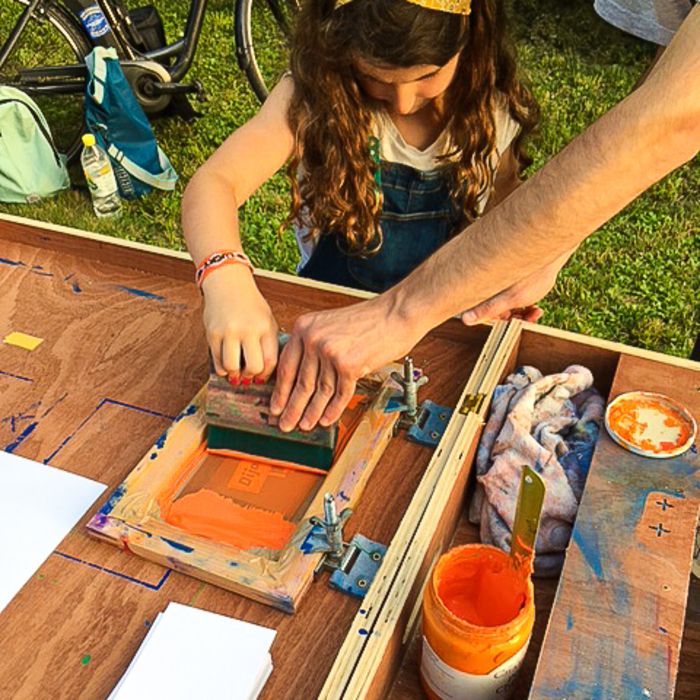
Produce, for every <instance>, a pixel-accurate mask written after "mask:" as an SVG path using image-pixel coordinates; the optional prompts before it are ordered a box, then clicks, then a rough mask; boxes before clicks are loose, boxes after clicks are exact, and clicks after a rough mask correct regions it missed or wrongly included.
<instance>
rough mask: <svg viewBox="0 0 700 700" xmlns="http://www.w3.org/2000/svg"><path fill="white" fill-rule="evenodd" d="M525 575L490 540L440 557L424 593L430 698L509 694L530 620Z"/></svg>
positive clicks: (475, 699)
mask: <svg viewBox="0 0 700 700" xmlns="http://www.w3.org/2000/svg"><path fill="white" fill-rule="evenodd" d="M529 573H530V572H529V570H528V571H523V570H518V569H516V568H515V567H514V566H513V564H512V563H511V558H510V556H509V555H508V554H506V553H505V552H503V551H501V550H500V549H497V548H496V547H491V546H490V545H482V544H468V545H464V546H462V547H455V548H454V549H451V550H450V551H448V552H447V553H445V554H443V555H442V556H441V557H440V559H439V560H438V562H437V564H436V565H435V568H434V569H433V572H432V575H431V578H430V580H429V581H428V585H427V586H426V589H425V594H424V596H423V650H422V655H421V667H420V678H421V683H422V685H423V689H424V690H425V692H426V694H427V696H428V697H429V698H430V700H447V698H450V699H451V700H459V698H464V699H465V700H491V699H492V698H493V699H494V700H496V699H497V700H503V699H504V698H507V697H508V696H509V695H510V691H511V689H512V686H513V684H514V683H515V679H516V676H517V673H518V670H519V669H520V666H521V664H522V661H523V658H524V657H525V652H526V651H527V647H528V643H529V641H530V634H531V633H532V626H533V624H534V622H535V605H534V598H533V587H532V580H531V578H530V575H529Z"/></svg>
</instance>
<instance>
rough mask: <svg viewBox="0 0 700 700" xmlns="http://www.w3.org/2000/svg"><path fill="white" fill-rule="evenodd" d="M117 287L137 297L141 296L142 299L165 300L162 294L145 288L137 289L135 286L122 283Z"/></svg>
mask: <svg viewBox="0 0 700 700" xmlns="http://www.w3.org/2000/svg"><path fill="white" fill-rule="evenodd" d="M117 289H119V290H120V291H122V292H126V293H127V294H133V295H134V296H135V297H141V298H142V299H153V301H165V297H162V296H161V295H160V294H154V293H153V292H146V291H145V290H143V289H136V288H135V287H124V286H123V285H121V284H118V285H117Z"/></svg>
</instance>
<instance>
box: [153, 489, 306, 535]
mask: <svg viewBox="0 0 700 700" xmlns="http://www.w3.org/2000/svg"><path fill="white" fill-rule="evenodd" d="M164 516H165V521H166V522H167V523H169V524H170V525H174V526H175V527H179V528H181V529H183V530H185V531H186V532H189V533H190V534H192V535H199V536H201V537H206V538H207V539H210V540H214V541H216V542H226V543H227V544H232V545H233V546H234V547H239V548H241V549H252V548H257V547H263V548H266V549H282V548H283V547H284V546H285V545H286V544H287V542H289V538H290V537H291V536H292V533H293V532H294V528H295V526H294V523H290V522H289V521H288V520H285V519H284V518H283V517H282V515H281V514H280V513H272V512H270V511H267V510H262V509H260V508H251V507H246V506H242V505H239V504H238V503H235V502H234V501H232V500H231V499H230V498H225V497H224V496H221V495H219V494H218V493H216V492H214V491H211V490H210V489H202V490H200V491H197V492H196V493H190V494H188V495H187V496H183V497H182V498H179V499H177V500H176V501H175V502H174V503H173V504H172V505H171V506H170V507H169V508H168V511H167V513H165V514H164Z"/></svg>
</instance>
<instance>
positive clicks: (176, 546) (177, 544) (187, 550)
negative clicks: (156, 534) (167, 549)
mask: <svg viewBox="0 0 700 700" xmlns="http://www.w3.org/2000/svg"><path fill="white" fill-rule="evenodd" d="M160 539H161V540H163V542H165V543H166V544H169V545H170V546H171V547H172V548H173V549H177V550H179V551H181V552H185V553H186V554H190V552H194V547H188V546H187V545H186V544H181V543H180V542H175V540H169V539H168V538H167V537H161V538H160Z"/></svg>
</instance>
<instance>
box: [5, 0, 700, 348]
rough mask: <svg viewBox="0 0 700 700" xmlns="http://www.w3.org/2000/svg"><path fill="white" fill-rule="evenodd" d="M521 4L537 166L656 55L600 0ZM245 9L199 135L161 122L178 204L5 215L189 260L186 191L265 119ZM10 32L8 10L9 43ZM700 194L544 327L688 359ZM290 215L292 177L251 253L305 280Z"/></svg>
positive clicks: (559, 304) (257, 210) (209, 26)
mask: <svg viewBox="0 0 700 700" xmlns="http://www.w3.org/2000/svg"><path fill="white" fill-rule="evenodd" d="M10 4H12V3H10ZM155 4H156V6H157V7H158V9H159V10H160V11H161V14H162V15H163V17H164V19H165V24H166V32H167V35H168V37H169V38H171V39H172V38H173V37H176V36H178V35H179V33H180V31H181V29H182V26H183V23H184V17H185V15H186V11H187V6H188V3H187V2H184V1H183V0H177V1H173V0H171V1H170V2H165V0H160V1H157V2H156V3H155ZM508 4H509V7H510V16H511V31H512V34H513V36H514V38H515V42H516V45H517V49H518V55H519V60H520V64H521V66H522V69H523V73H524V74H525V75H526V76H527V77H528V80H529V81H530V83H531V85H532V87H533V89H534V92H535V94H536V96H537V98H538V100H539V102H540V104H541V107H542V123H541V126H540V129H539V135H538V136H537V138H536V140H535V141H534V142H533V144H532V147H531V150H532V153H533V155H534V157H535V163H534V164H533V168H536V167H540V166H541V165H542V164H543V163H545V162H546V161H547V160H548V159H549V158H551V157H552V155H554V154H555V153H557V152H558V151H559V150H560V149H561V148H562V147H563V146H564V145H565V144H566V143H567V142H568V141H570V140H571V139H572V138H573V137H574V136H576V134H578V133H580V132H581V131H582V130H583V129H584V128H585V127H586V125H587V124H589V123H591V122H592V121H593V120H595V119H596V118H597V117H598V116H599V115H601V114H602V113H603V112H605V111H606V110H607V109H609V108H610V107H612V106H613V105H614V104H615V103H616V102H617V101H619V100H620V99H621V98H622V97H624V96H625V95H626V94H627V93H628V92H629V91H630V90H631V88H632V87H633V85H634V84H635V82H636V81H637V80H638V79H639V77H640V75H641V74H642V73H643V71H644V70H645V68H646V67H647V66H648V64H649V63H650V61H651V60H652V58H653V55H654V51H655V49H654V47H653V46H651V45H650V44H647V43H645V42H641V41H638V40H636V39H634V38H632V37H630V36H627V35H625V34H623V33H621V32H619V31H617V30H615V29H614V28H612V27H610V26H609V25H607V24H606V23H605V22H603V21H602V20H600V19H599V18H598V17H597V16H596V15H595V13H594V12H593V10H592V7H591V5H592V3H591V2H590V0H511V1H510V2H509V3H508ZM6 5H7V0H5V2H4V3H3V6H6ZM232 6H233V3H232V2H229V1H227V2H224V1H223V0H213V1H212V2H211V3H210V6H209V9H208V11H207V17H206V20H205V27H204V31H203V34H202V38H201V40H200V45H199V49H198V52H197V58H196V61H195V64H194V67H193V69H192V71H191V73H190V76H191V77H192V78H198V79H199V80H200V81H201V82H202V83H203V84H204V85H205V87H206V89H207V91H208V93H209V96H210V99H209V101H208V102H207V103H206V104H204V105H201V106H197V109H199V110H200V111H201V112H202V117H201V118H200V119H198V120H196V121H195V122H194V123H191V124H187V123H185V122H183V121H180V120H179V119H174V118H168V119H160V120H157V121H156V122H155V124H154V129H155V132H156V135H157V137H158V140H159V142H160V144H161V145H162V147H163V148H164V150H165V151H166V153H167V154H168V155H169V157H170V158H171V160H172V162H173V164H174V165H175V167H176V169H177V171H178V172H179V174H180V182H179V184H178V186H177V189H176V192H175V193H174V194H169V195H163V194H152V195H149V196H147V197H145V198H143V199H141V200H139V201H137V202H127V203H125V205H124V213H123V215H122V216H121V218H120V219H118V220H98V219H96V218H95V217H94V216H93V214H92V209H91V207H90V202H89V200H88V199H87V194H86V192H84V191H78V192H76V191H73V192H65V193H62V194H60V195H59V196H57V197H56V198H54V199H52V200H50V201H46V202H44V203H41V204H40V205H34V206H31V207H28V206H14V205H13V206H11V205H0V210H2V211H7V212H10V213H13V214H19V215H23V216H29V217H33V218H36V219H41V220H44V221H50V222H55V223H60V224H64V225H68V226H74V227H77V228H83V229H88V230H92V231H98V232H100V233H104V234H109V235H113V236H118V237H121V238H127V239H130V240H135V241H141V242H146V243H153V244H156V245H161V246H166V247H170V248H177V249H182V248H183V247H184V244H183V239H182V235H181V231H180V222H179V208H180V199H181V196H182V191H183V188H184V184H185V183H186V182H187V181H188V179H189V178H190V177H191V175H192V174H193V173H194V171H195V170H196V168H197V167H198V166H199V165H200V164H201V163H202V162H204V160H205V159H206V158H207V157H208V156H209V155H210V154H211V153H212V152H213V151H214V149H215V148H216V147H217V145H218V144H219V143H221V141H223V140H224V139H225V138H226V136H228V134H229V133H231V131H233V130H234V129H235V128H236V127H237V126H239V125H240V124H242V123H243V122H245V121H246V120H247V119H249V118H250V117H251V116H252V115H253V114H254V113H255V111H256V109H257V102H256V100H255V98H254V96H253V94H252V92H251V91H250V89H249V88H248V85H247V83H246V81H245V78H244V77H243V76H242V74H241V73H240V72H239V70H238V68H237V65H236V61H235V56H234V49H233V17H232ZM7 21H8V17H7V15H6V14H4V13H3V11H2V8H0V36H1V35H3V33H4V32H5V31H6V26H7ZM256 40H257V36H256ZM256 46H257V44H256ZM262 50H263V52H264V53H265V55H266V60H268V59H269V60H275V57H276V55H277V52H276V43H275V41H273V40H270V42H269V45H267V46H265V47H262ZM699 191H700V162H699V161H698V159H696V160H695V161H694V162H692V163H690V164H688V165H686V166H685V167H682V168H680V169H678V170H677V171H675V172H674V173H672V174H671V175H669V176H668V177H667V178H665V179H664V180H663V181H662V182H660V183H659V184H657V185H656V186H655V187H653V188H652V189H650V190H649V191H648V192H646V193H645V194H644V195H642V196H641V197H639V198H638V199H637V200H636V201H635V202H633V203H632V204H630V205H629V206H628V207H627V208H626V209H625V210H624V211H623V212H622V213H621V214H620V215H618V216H617V217H615V218H614V219H613V220H611V221H610V222H609V223H608V224H606V225H605V226H604V227H602V228H601V229H600V230H599V231H598V232H597V233H596V234H595V235H593V236H591V237H590V238H589V239H588V240H587V241H586V242H585V243H584V244H583V245H582V246H581V247H580V248H579V250H578V251H577V253H576V254H575V255H574V257H573V258H572V259H571V261H570V262H569V263H568V265H567V266H566V268H565V269H564V270H563V271H562V273H561V274H560V277H559V281H558V283H557V286H556V287H555V289H554V290H553V291H552V292H551V293H550V294H549V296H548V297H547V298H546V300H545V301H544V302H543V307H544V308H545V310H546V315H545V319H544V322H545V323H547V324H549V325H552V326H556V327H559V328H564V329H568V330H573V331H577V332H580V333H586V334H590V335H594V336H598V337H601V338H609V339H612V340H616V341H620V342H624V343H629V344H632V345H637V346H640V347H645V348H649V349H653V350H658V351H662V352H667V353H672V354H677V355H687V354H688V353H689V352H690V349H691V346H692V342H693V340H694V338H695V336H696V335H697V333H698V332H699V331H700V317H699V316H698V304H697V300H698V299H699V298H700V236H699V232H700V229H699V227H698V222H699V221H700V197H698V195H697V193H698V192H699ZM287 205H288V186H287V183H286V178H285V177H284V175H281V174H278V175H277V176H275V177H274V178H272V179H271V180H270V181H269V182H268V183H267V184H266V185H265V186H264V187H262V188H261V189H260V191H259V192H258V193H256V194H255V195H254V196H253V197H252V198H251V199H250V201H249V202H248V203H247V204H246V205H245V207H244V208H243V211H242V214H241V222H242V233H243V237H244V242H245V245H246V250H247V251H248V252H249V253H250V255H251V257H252V258H253V260H254V261H255V263H256V264H258V265H260V266H262V267H266V268H268V269H274V270H285V271H292V270H293V269H294V265H295V263H296V260H297V252H296V247H295V245H294V242H293V241H292V240H291V238H292V237H291V236H290V235H285V236H284V237H283V238H282V239H280V238H278V236H277V230H278V227H279V224H280V222H281V221H282V220H283V219H284V216H285V214H286V208H287Z"/></svg>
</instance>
